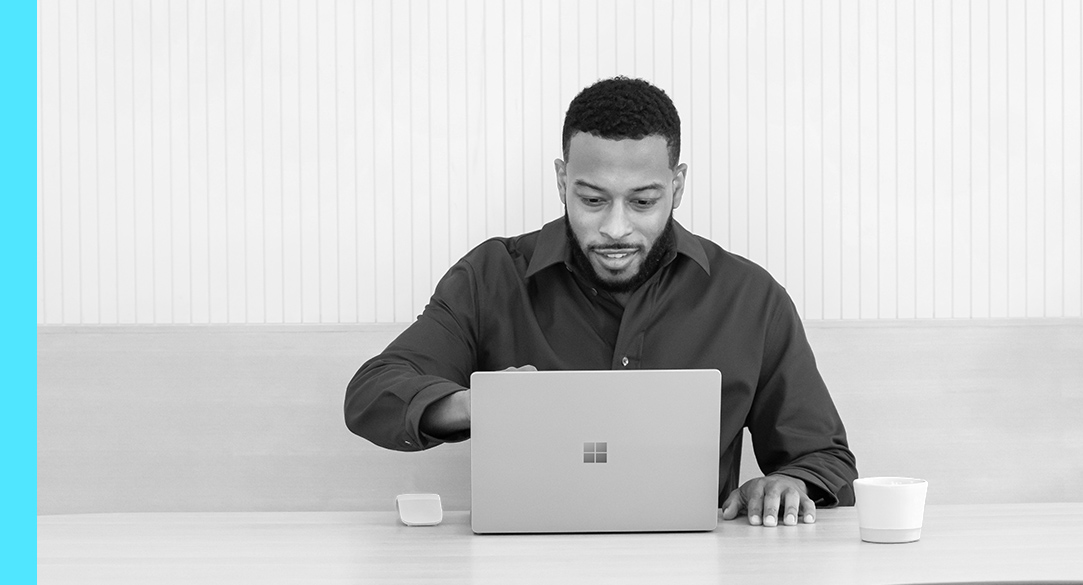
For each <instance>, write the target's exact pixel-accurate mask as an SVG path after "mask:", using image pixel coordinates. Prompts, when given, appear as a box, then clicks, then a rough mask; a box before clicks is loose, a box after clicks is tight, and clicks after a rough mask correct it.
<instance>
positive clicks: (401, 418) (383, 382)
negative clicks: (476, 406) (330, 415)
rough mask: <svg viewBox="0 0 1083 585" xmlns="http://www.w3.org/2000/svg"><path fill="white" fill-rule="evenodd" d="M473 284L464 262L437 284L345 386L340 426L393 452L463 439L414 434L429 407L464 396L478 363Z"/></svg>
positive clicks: (471, 272) (475, 301)
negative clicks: (414, 315)
mask: <svg viewBox="0 0 1083 585" xmlns="http://www.w3.org/2000/svg"><path fill="white" fill-rule="evenodd" d="M476 291H477V288H476V280H475V275H474V271H473V269H472V267H471V266H470V264H469V263H468V262H467V260H466V259H463V260H461V261H459V263H457V264H456V265H455V266H453V267H452V268H451V270H449V271H448V273H447V274H446V275H444V277H443V278H442V279H441V280H440V283H439V284H437V286H436V290H435V292H434V293H433V296H432V299H431V300H430V301H429V304H428V305H426V307H425V310H424V312H423V313H422V314H421V315H420V316H419V317H418V319H417V321H415V322H414V323H413V324H412V325H410V327H408V328H407V329H406V330H405V331H403V332H402V334H400V335H399V336H398V337H397V338H396V339H395V340H394V341H392V342H391V344H390V345H388V346H387V349H385V350H384V351H383V352H382V353H381V354H379V355H377V356H376V357H373V358H372V359H370V360H369V361H368V362H366V363H365V364H364V365H362V366H361V369H359V370H358V371H357V374H355V375H354V377H353V379H352V380H350V383H349V384H348V385H347V386H346V400H345V408H344V410H345V416H346V426H347V428H349V429H350V431H352V432H353V433H355V434H357V435H359V436H361V437H364V438H366V439H368V440H369V441H372V442H373V443H375V444H376V445H379V446H381V447H385V448H387V449H395V450H399V451H417V450H421V449H428V448H430V447H434V446H436V445H439V444H441V443H443V442H455V441H462V440H465V439H467V438H468V437H469V432H463V433H458V434H456V435H454V436H450V437H443V438H437V437H433V436H430V435H427V434H425V433H422V432H421V429H420V423H421V416H422V414H424V412H425V409H426V408H427V407H428V406H429V405H431V404H432V403H434V402H436V401H438V400H440V399H442V398H444V397H446V396H449V395H451V394H454V393H455V392H458V391H460V390H464V389H466V388H467V386H468V385H469V381H470V374H471V373H472V372H473V371H474V370H475V364H476V363H477V358H476V356H477V353H476V351H477V343H476V340H477V335H476V334H477V324H478V320H477V316H478V307H477V295H476Z"/></svg>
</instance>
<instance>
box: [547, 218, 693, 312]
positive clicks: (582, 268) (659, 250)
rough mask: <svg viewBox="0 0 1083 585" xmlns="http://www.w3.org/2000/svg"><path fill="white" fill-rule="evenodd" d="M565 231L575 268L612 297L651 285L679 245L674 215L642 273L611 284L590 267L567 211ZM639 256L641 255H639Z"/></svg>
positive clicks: (649, 252) (654, 246)
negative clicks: (649, 282) (670, 253)
mask: <svg viewBox="0 0 1083 585" xmlns="http://www.w3.org/2000/svg"><path fill="white" fill-rule="evenodd" d="M564 230H565V232H566V233H567V237H568V246H569V247H570V248H571V254H572V264H573V265H574V266H575V267H576V269H578V271H579V273H580V274H582V275H584V276H586V277H587V279H589V280H590V282H591V283H592V284H593V285H594V286H595V287H597V288H598V289H601V290H604V291H606V292H610V293H628V292H632V291H634V290H635V289H637V288H639V286H640V285H642V284H643V283H644V282H647V279H649V278H650V277H651V276H653V275H654V273H655V272H657V271H658V268H659V267H661V266H662V261H663V260H665V257H666V254H668V253H669V251H670V250H672V249H673V248H674V246H675V245H676V242H675V238H674V235H673V212H672V211H671V212H670V214H669V219H667V220H666V227H665V228H664V229H663V230H662V233H661V234H659V235H658V237H657V238H656V239H655V240H654V242H653V243H651V246H650V249H649V250H648V251H647V257H646V258H644V259H643V262H642V263H641V264H640V265H639V270H637V271H636V273H635V274H633V275H632V276H630V277H628V278H626V279H624V280H610V279H606V278H603V277H602V275H601V274H599V273H598V270H597V269H595V268H594V265H592V264H591V263H590V260H589V259H588V258H587V252H588V251H589V250H584V247H583V244H582V243H580V242H579V238H577V237H576V236H575V232H574V231H572V224H571V222H570V221H569V220H568V210H567V209H566V208H565V210H564ZM590 248H591V250H597V249H605V248H606V246H591V247H590ZM637 253H639V252H637Z"/></svg>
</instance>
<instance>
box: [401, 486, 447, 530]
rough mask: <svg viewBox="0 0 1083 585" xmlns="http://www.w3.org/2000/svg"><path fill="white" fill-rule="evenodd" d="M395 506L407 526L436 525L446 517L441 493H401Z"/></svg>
mask: <svg viewBox="0 0 1083 585" xmlns="http://www.w3.org/2000/svg"><path fill="white" fill-rule="evenodd" d="M395 508H396V509H397V510H398V511H399V520H402V523H403V524H405V525H407V526H436V525H437V524H439V523H440V522H441V521H442V520H443V519H444V508H443V506H442V505H440V494H399V495H398V496H397V497H396V498H395Z"/></svg>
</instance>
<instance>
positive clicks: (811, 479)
mask: <svg viewBox="0 0 1083 585" xmlns="http://www.w3.org/2000/svg"><path fill="white" fill-rule="evenodd" d="M774 473H775V474H778V475H786V476H789V477H792V478H794V479H800V480H801V481H804V482H805V487H807V488H808V497H809V499H811V500H812V501H813V503H815V504H816V507H817V508H833V507H835V506H838V505H839V499H838V497H836V496H835V493H834V492H833V491H832V490H831V489H830V488H828V487H827V484H825V483H824V481H823V480H822V479H820V478H819V477H817V476H816V475H814V474H812V473H810V472H809V471H807V470H805V469H801V468H799V467H790V468H782V469H779V470H777V471H775V472H774Z"/></svg>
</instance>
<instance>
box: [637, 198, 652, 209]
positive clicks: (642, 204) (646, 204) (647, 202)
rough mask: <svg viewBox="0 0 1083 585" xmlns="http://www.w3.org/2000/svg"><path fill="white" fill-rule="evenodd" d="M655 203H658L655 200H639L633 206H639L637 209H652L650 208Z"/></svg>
mask: <svg viewBox="0 0 1083 585" xmlns="http://www.w3.org/2000/svg"><path fill="white" fill-rule="evenodd" d="M657 202H658V200H657V199H639V200H637V201H636V202H635V204H636V205H637V206H639V207H644V208H646V207H652V206H653V205H654V204H655V203H657Z"/></svg>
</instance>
